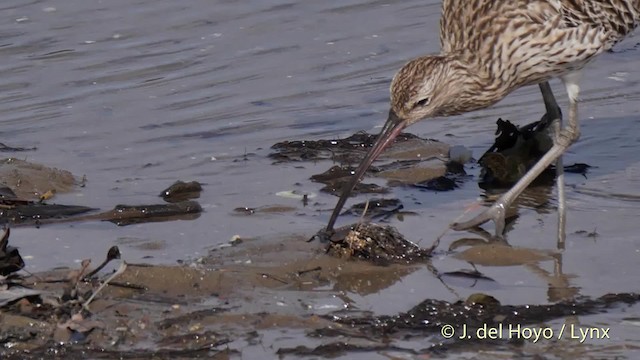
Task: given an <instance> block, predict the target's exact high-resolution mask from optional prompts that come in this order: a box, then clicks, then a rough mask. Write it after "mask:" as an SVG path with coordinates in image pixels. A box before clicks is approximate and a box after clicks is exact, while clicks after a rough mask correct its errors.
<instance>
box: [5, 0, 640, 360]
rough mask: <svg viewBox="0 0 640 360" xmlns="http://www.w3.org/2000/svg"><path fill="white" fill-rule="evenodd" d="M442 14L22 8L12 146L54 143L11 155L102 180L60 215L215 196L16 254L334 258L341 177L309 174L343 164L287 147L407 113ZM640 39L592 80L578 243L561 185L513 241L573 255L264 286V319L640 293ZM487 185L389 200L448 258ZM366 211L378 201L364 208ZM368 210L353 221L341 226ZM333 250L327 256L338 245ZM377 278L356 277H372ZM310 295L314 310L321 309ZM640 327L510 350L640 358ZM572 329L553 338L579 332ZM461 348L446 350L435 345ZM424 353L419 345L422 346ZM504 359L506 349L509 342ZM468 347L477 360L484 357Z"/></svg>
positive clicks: (378, 6) (439, 130) (477, 142)
mask: <svg viewBox="0 0 640 360" xmlns="http://www.w3.org/2000/svg"><path fill="white" fill-rule="evenodd" d="M439 6H440V5H439V2H435V1H427V2H419V1H413V0H411V1H405V2H402V3H385V2H376V1H347V2H344V1H324V2H318V3H295V2H286V1H267V2H264V1H250V2H244V3H242V4H239V3H236V2H224V1H219V2H213V3H212V2H210V1H203V0H196V1H191V2H188V3H181V2H171V1H148V0H147V1H141V2H137V3H135V4H132V3H130V2H125V1H121V0H114V1H109V2H102V3H96V2H86V1H78V0H76V1H74V0H65V1H62V2H57V3H49V2H43V1H32V2H27V1H23V0H12V1H9V2H7V3H5V4H3V5H2V6H1V7H2V10H3V11H2V13H3V14H4V17H3V18H2V19H0V33H1V34H3V36H2V38H3V41H2V44H1V46H0V54H1V55H2V56H1V58H0V74H2V76H0V89H2V91H1V92H0V107H1V109H2V117H1V118H0V126H1V130H2V134H3V135H4V136H3V138H2V142H3V143H5V144H7V145H9V146H19V147H37V150H36V151H31V152H26V153H20V154H8V156H16V157H19V158H22V157H24V158H26V159H27V160H29V161H32V162H35V163H41V164H45V165H47V166H51V167H55V168H59V169H66V170H69V171H70V172H71V173H73V174H74V175H76V176H78V177H82V176H83V175H86V177H87V182H86V186H85V187H83V188H77V189H76V191H72V192H71V193H68V194H58V195H57V196H56V198H55V202H58V203H66V204H75V205H83V206H90V207H97V208H103V209H109V208H113V207H114V206H115V205H116V204H142V203H148V202H149V199H152V198H153V199H157V195H158V194H159V193H160V191H161V190H163V189H164V188H166V186H168V185H169V184H171V183H173V182H174V181H175V180H178V179H180V180H184V181H191V180H195V181H199V182H200V183H202V184H203V188H204V192H203V193H202V196H201V198H200V199H199V202H200V204H201V205H202V207H203V208H204V210H205V212H204V213H203V214H202V215H201V216H200V217H199V218H198V219H196V220H192V221H175V222H166V223H151V224H138V225H132V226H126V227H117V226H115V225H113V224H111V223H104V222H90V223H78V224H61V225H51V226H45V227H42V228H38V229H36V228H20V229H16V230H15V231H14V232H13V233H12V237H11V243H12V245H14V246H18V247H19V248H20V251H21V253H22V255H23V256H24V257H25V258H26V259H25V260H26V261H27V270H29V271H32V272H41V271H46V270H50V269H52V268H54V267H57V266H74V265H75V266H77V264H76V262H78V261H79V260H80V259H84V258H94V259H96V258H102V257H103V253H104V252H105V251H106V249H107V248H109V247H110V246H112V245H118V246H120V249H121V251H122V253H123V258H124V259H125V260H126V261H128V262H131V263H140V262H146V263H153V264H164V265H168V264H170V265H173V264H175V263H176V261H178V260H180V261H182V262H185V263H188V264H191V263H193V262H194V261H197V260H199V259H209V256H213V258H214V259H215V258H216V257H218V256H219V257H221V258H224V259H225V262H224V264H227V262H226V261H232V262H235V263H237V266H240V267H242V266H244V265H246V266H250V265H251V266H256V264H266V265H265V266H283V265H284V264H285V263H289V262H295V261H306V260H304V259H307V257H308V256H309V252H312V251H318V250H321V247H322V246H321V245H319V244H313V243H312V244H306V243H305V244H303V245H298V242H297V241H298V240H299V241H302V240H304V239H307V238H309V237H310V236H311V235H312V234H314V233H315V232H316V231H317V230H319V229H320V228H322V227H323V226H324V224H325V223H326V221H327V220H328V217H329V215H330V210H331V209H332V208H333V205H334V204H335V201H336V200H337V199H336V198H335V197H334V196H332V195H329V194H325V193H322V192H320V188H322V186H323V185H322V184H319V183H314V182H312V181H310V180H309V177H310V176H311V175H313V174H318V173H321V172H324V171H326V170H327V169H328V168H330V167H331V166H332V165H333V164H332V163H331V162H330V161H319V162H307V163H301V164H273V160H272V159H270V158H268V154H269V153H271V152H272V150H270V149H269V147H270V146H271V145H273V144H274V143H276V142H280V141H285V140H301V139H311V140H313V139H330V138H345V137H347V136H349V135H351V134H353V133H354V132H356V131H360V130H364V131H368V132H377V131H378V130H379V126H380V125H381V124H382V122H383V120H384V118H385V114H386V112H387V111H388V103H387V102H388V86H389V82H390V79H391V77H392V75H393V73H394V71H395V70H396V69H397V68H398V67H399V66H401V65H402V64H403V63H404V62H405V61H406V60H407V59H409V58H411V57H413V56H417V55H420V54H423V53H427V52H437V51H438V49H439V44H438V33H437V31H438V20H439V16H440V15H439V11H440V9H439ZM168 14H170V16H168ZM639 42H640V39H639V38H638V36H637V35H635V36H631V37H630V38H629V39H627V40H625V41H624V42H622V43H621V44H619V45H618V46H617V47H616V52H615V53H607V54H604V55H603V56H602V57H600V58H599V59H597V60H596V61H594V62H593V64H591V65H590V67H589V68H588V71H586V73H585V76H584V80H583V82H582V84H583V85H582V89H583V92H582V100H583V102H582V104H581V108H580V114H581V118H582V121H581V125H582V138H581V139H580V142H579V143H578V144H576V145H574V146H573V147H572V148H571V149H570V152H569V153H568V154H567V156H566V157H565V159H566V160H565V163H573V162H585V163H588V164H590V165H592V166H593V168H592V169H590V171H589V173H588V174H587V176H586V178H585V177H583V176H581V175H568V176H567V180H566V181H567V183H568V185H569V188H568V191H567V196H568V201H569V203H568V205H569V213H568V228H567V233H568V239H567V244H566V250H564V251H559V250H558V249H557V246H556V240H555V237H554V234H555V226H556V225H555V223H556V214H555V193H554V191H553V189H549V191H548V195H547V197H546V198H544V199H542V201H540V200H538V201H537V203H538V205H536V206H533V204H536V202H528V205H525V206H523V207H521V208H520V210H519V214H520V218H518V220H517V221H516V223H515V225H514V226H513V229H511V230H510V231H509V233H508V241H509V244H510V245H511V246H513V247H515V248H517V249H531V250H534V251H536V252H538V251H539V252H543V253H545V254H548V253H552V254H553V256H551V257H550V258H548V259H547V258H545V259H544V260H541V261H539V262H536V263H534V264H532V263H527V264H508V265H509V266H507V265H505V264H504V262H503V261H502V260H501V259H493V260H490V261H484V260H483V261H480V260H477V259H476V260H475V261H476V262H477V265H476V267H477V269H478V270H479V271H481V272H482V273H483V274H484V275H485V276H487V277H489V278H491V279H493V280H495V282H493V283H491V284H480V285H478V284H469V283H458V282H455V283H454V282H452V283H451V284H448V286H444V285H443V284H442V283H441V282H440V281H439V280H438V279H436V278H434V276H433V274H432V273H431V272H430V271H429V270H428V269H426V268H424V267H418V268H410V269H408V268H403V269H401V270H397V271H392V272H391V273H393V274H394V275H393V276H390V275H385V276H389V278H388V284H387V286H385V287H380V288H376V287H373V288H372V289H373V290H370V291H360V290H358V289H357V288H354V287H349V286H342V285H339V284H340V282H339V281H338V280H335V279H333V280H331V281H330V282H329V283H327V284H323V285H320V286H317V287H313V288H312V289H306V291H301V290H300V289H296V288H293V289H291V288H287V287H270V286H264V285H261V286H256V287H250V290H247V292H246V294H244V295H243V296H245V297H246V298H248V299H250V300H247V303H253V302H254V300H255V304H254V305H253V307H247V308H243V312H245V313H260V312H264V311H267V312H271V311H272V312H275V313H278V314H282V313H286V311H292V312H293V313H295V314H296V315H301V314H302V315H304V316H311V315H312V314H318V313H322V312H324V311H327V312H328V311H332V310H337V309H340V308H344V307H347V308H349V309H356V310H358V311H372V312H373V313H375V314H395V313H399V312H402V311H406V310H407V309H409V308H411V307H412V306H414V305H416V304H417V303H419V302H420V301H422V300H423V299H425V298H434V299H440V300H447V301H456V300H459V299H464V298H466V297H467V296H468V295H470V294H472V293H475V292H486V293H489V294H490V295H492V296H494V297H496V298H497V299H499V300H500V301H501V302H502V303H503V304H544V303H553V302H556V301H559V300H561V299H565V298H567V297H577V296H580V295H584V296H589V297H599V296H602V295H603V294H606V293H611V292H634V291H638V289H639V288H640V280H638V276H637V266H638V257H639V256H640V239H639V238H638V235H637V229H638V226H637V218H638V215H640V202H639V201H638V199H639V198H640V197H639V196H640V192H639V191H638V189H639V188H640V186H639V185H640V184H639V182H640V180H638V179H640V177H638V176H637V175H638V174H639V173H640V158H639V157H638V154H639V153H640V151H639V147H640V141H639V140H640V138H639V135H638V134H639V132H638V131H637V129H638V127H639V126H640V101H639V100H640V75H638V72H637V71H636V70H637V64H638V56H640V55H639V51H638V45H637V44H638V43H639ZM552 87H553V89H554V91H555V92H556V94H557V96H558V98H559V101H560V105H561V106H564V107H565V108H566V96H565V94H564V90H563V89H562V86H561V84H560V83H559V82H557V81H554V82H553V83H552ZM543 111H544V107H543V105H542V102H541V99H540V95H539V93H538V89H537V88H536V87H529V88H524V89H521V90H518V91H516V92H514V93H513V94H511V95H510V96H509V97H508V98H507V99H505V100H504V101H502V102H500V103H499V104H497V105H496V106H494V107H492V108H489V109H486V110H482V111H478V112H474V113H469V114H466V115H463V116H457V117H452V118H446V119H435V120H431V121H426V122H422V123H420V124H417V125H415V126H413V127H412V128H411V129H410V130H411V132H413V133H414V134H417V135H419V136H421V137H426V138H435V139H439V140H441V141H443V142H446V143H448V144H451V145H463V146H466V147H468V148H470V149H471V150H473V153H474V156H475V157H478V156H480V155H481V154H482V152H483V151H484V150H485V149H486V148H488V147H489V145H490V144H491V143H492V141H493V133H494V130H495V120H496V119H497V118H498V117H502V118H504V119H509V120H511V121H514V122H515V123H517V124H519V125H524V124H526V123H529V122H530V121H533V120H537V119H539V117H540V116H541V115H542V113H543ZM467 171H468V172H469V173H470V174H472V175H474V176H476V178H474V179H477V176H478V169H477V168H476V167H473V166H469V167H468V169H467ZM474 179H472V180H470V181H467V182H465V183H464V184H463V185H462V186H461V188H460V189H457V190H455V191H451V192H440V193H434V192H429V191H417V190H416V189H409V188H394V189H393V192H392V194H389V197H396V198H399V199H401V200H402V201H403V203H404V204H405V210H408V211H413V212H416V213H417V214H418V216H408V217H405V218H404V221H402V222H401V221H398V220H392V221H391V225H393V226H395V227H397V228H398V230H399V231H400V232H401V233H403V234H404V235H405V236H406V237H407V238H409V239H411V240H413V241H416V242H418V243H419V244H420V245H422V246H425V247H427V246H429V245H430V244H431V243H432V242H433V240H434V238H435V237H436V236H438V235H439V234H440V233H441V232H442V230H444V229H445V228H446V224H448V223H449V222H450V221H452V220H453V219H454V218H456V217H457V216H459V215H460V214H461V213H462V212H463V211H464V209H465V207H466V206H468V205H470V204H472V203H473V202H475V201H476V199H477V198H478V197H479V196H480V195H481V194H482V190H481V189H479V188H478V186H477V182H476V181H475V180H474ZM373 181H374V182H378V183H380V184H384V183H385V182H384V181H382V180H380V179H376V180H373ZM289 190H297V191H299V192H304V193H310V194H311V193H313V194H317V196H316V197H314V198H313V199H312V202H311V204H310V205H309V206H306V207H305V206H303V205H302V202H301V201H300V200H298V199H291V198H285V197H282V196H278V195H277V194H278V193H279V192H282V191H289ZM366 198H367V196H360V197H358V198H357V199H354V200H352V201H351V202H350V203H349V204H352V203H353V202H356V201H357V202H361V201H364V200H365V199H366ZM349 204H348V205H349ZM540 204H542V205H540ZM270 206H282V207H283V208H285V207H286V208H291V207H292V208H294V210H290V211H281V212H277V211H276V212H264V213H258V214H255V215H252V216H249V217H247V216H238V215H237V214H236V213H235V212H234V209H235V208H238V207H251V208H259V207H270ZM355 219H356V218H355V217H350V218H344V219H342V218H341V219H340V223H351V222H353V221H355ZM236 234H237V235H240V236H241V237H242V238H246V239H252V240H251V242H250V244H243V246H247V247H248V248H250V249H261V247H262V246H264V247H270V249H267V250H261V251H255V250H247V252H246V253H245V252H242V250H235V248H234V249H218V248H219V246H220V245H221V244H225V243H227V242H228V241H229V240H230V239H231V238H232V237H233V236H234V235H236ZM595 234H597V235H595ZM465 237H475V236H474V235H470V234H466V233H454V232H451V233H448V234H447V235H446V236H445V237H444V238H443V239H442V245H441V247H440V250H442V252H440V253H438V255H436V256H435V257H434V260H433V266H434V267H436V268H437V269H439V270H440V271H441V272H448V271H457V270H461V269H466V270H468V269H472V266H471V265H469V264H468V263H467V262H466V261H465V259H462V260H461V259H459V258H458V257H456V256H454V255H455V254H460V253H462V252H463V251H464V250H465V249H466V248H465V247H460V248H456V249H454V250H452V252H447V251H445V250H447V249H448V248H449V246H450V245H451V244H456V241H457V240H460V239H461V238H465ZM285 239H288V240H285ZM291 239H296V241H292V240H291ZM294 244H295V245H294ZM249 245H250V246H249ZM254 246H255V248H254ZM298 246H300V248H299V247H298ZM214 249H216V251H214V252H213V253H211V251H212V250H214ZM238 249H241V248H238ZM313 254H314V255H313V256H319V257H323V256H324V255H323V254H322V251H320V254H316V253H315V252H314V253H313ZM300 259H303V260H300ZM325 261H329V260H325ZM222 264H223V263H222V262H216V261H211V263H209V262H207V261H205V264H204V265H203V266H205V265H206V266H210V267H211V268H212V269H220V267H221V266H222ZM348 266H351V265H348ZM375 277H377V275H376V276H370V275H367V276H360V277H359V278H358V277H356V278H357V279H358V280H357V281H358V282H363V281H367V279H371V278H375ZM478 286H486V287H482V288H478ZM221 290H224V288H222V289H221ZM247 294H249V295H247ZM212 299H214V298H207V297H198V300H197V301H198V302H199V303H200V304H202V305H203V306H205V307H206V306H207V305H210V304H211V303H216V300H212ZM281 303H284V304H286V306H284V305H282V304H281ZM309 303H311V304H313V305H312V306H310V307H309V306H306V305H304V304H309ZM283 309H287V310H286V311H285V310H283ZM637 317H638V307H637V306H635V307H631V308H625V309H620V310H619V311H613V312H609V313H604V314H599V315H592V316H584V317H580V318H578V319H572V321H578V322H580V323H583V324H587V325H589V324H591V325H594V324H597V325H598V326H607V327H611V328H612V330H611V334H612V335H613V336H612V339H610V340H609V341H594V342H590V343H588V344H586V345H581V344H577V343H575V342H570V341H569V342H566V343H564V342H563V343H562V345H563V346H562V347H558V346H557V344H555V343H552V342H541V343H537V344H531V343H526V344H525V346H524V350H523V349H522V348H517V349H516V348H511V347H509V346H502V347H499V348H498V350H496V351H499V352H500V354H503V355H505V356H506V357H509V356H511V355H513V354H515V353H516V352H518V353H519V352H520V351H524V352H525V353H526V354H544V355H545V356H548V357H552V358H553V357H558V358H561V357H564V356H568V355H567V354H569V353H575V352H578V353H579V354H580V357H585V358H588V357H593V358H598V357H600V358H601V357H609V356H613V355H620V356H626V357H629V358H634V357H636V356H637V349H638V347H639V346H640V335H638V334H640V332H638V331H637ZM564 322H565V320H558V321H556V322H554V323H552V324H550V325H551V326H552V327H556V328H557V327H558V326H559V325H560V324H561V323H564ZM303 329H305V326H302V327H300V328H296V329H294V327H293V326H291V327H289V326H281V327H276V328H274V329H268V330H263V329H260V330H259V331H258V333H259V334H260V337H259V341H257V342H255V343H250V342H243V341H240V340H238V341H237V342H235V343H233V344H232V346H231V347H232V348H233V349H235V350H238V351H240V353H241V355H242V356H243V358H253V357H263V356H267V357H270V356H273V355H274V354H275V353H276V351H277V349H278V348H281V347H293V346H296V345H299V344H306V345H309V346H311V344H314V343H315V342H314V340H311V339H309V338H308V337H307V336H306V332H305V330H303ZM441 340H442V339H441V338H438V337H434V338H429V339H426V340H424V341H422V343H423V344H422V345H420V347H424V346H425V344H424V343H426V342H429V343H437V342H439V341H441ZM396 341H397V342H398V343H402V341H401V340H398V339H396ZM403 345H404V346H406V347H411V346H414V347H417V344H416V342H415V341H414V342H409V343H408V344H403ZM565 345H566V346H565ZM560 348H562V349H566V350H561V349H560ZM486 351H489V352H488V354H489V355H487V357H488V358H491V354H492V353H491V352H490V351H491V347H487V349H486ZM351 355H353V354H351ZM359 355H362V354H359ZM448 355H449V356H459V357H464V356H465V352H464V351H457V352H455V354H448ZM362 357H363V358H382V357H384V355H383V354H365V355H363V356H362ZM349 358H352V356H349Z"/></svg>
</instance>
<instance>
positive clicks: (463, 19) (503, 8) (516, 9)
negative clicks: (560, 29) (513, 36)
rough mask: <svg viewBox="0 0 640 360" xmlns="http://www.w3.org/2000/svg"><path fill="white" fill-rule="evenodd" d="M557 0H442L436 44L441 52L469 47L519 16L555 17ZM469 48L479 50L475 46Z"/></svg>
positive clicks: (558, 6)
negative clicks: (439, 44) (440, 48)
mask: <svg viewBox="0 0 640 360" xmlns="http://www.w3.org/2000/svg"><path fill="white" fill-rule="evenodd" d="M560 9H561V4H560V1H559V0H555V1H554V0H444V1H443V2H442V17H441V19H440V43H441V45H442V51H443V52H444V53H451V52H455V51H456V50H460V49H469V47H470V46H473V45H479V44H477V42H478V40H479V39H482V38H483V37H485V35H486V34H489V35H491V31H492V29H493V31H494V32H495V33H496V34H497V33H498V32H499V31H500V30H503V29H504V27H505V26H506V24H508V23H510V22H512V21H513V19H514V17H519V18H521V20H525V21H526V22H528V23H531V24H543V23H545V22H548V21H550V20H552V19H553V18H554V17H556V16H557V15H558V14H559V12H560ZM471 50H479V49H477V48H474V49H471Z"/></svg>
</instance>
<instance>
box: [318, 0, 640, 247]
mask: <svg viewBox="0 0 640 360" xmlns="http://www.w3.org/2000/svg"><path fill="white" fill-rule="evenodd" d="M639 22H640V0H444V2H443V5H442V19H441V23H440V40H441V45H442V49H441V52H440V54H436V55H428V56H422V57H419V58H416V59H413V60H411V61H409V62H408V63H407V64H405V65H404V66H403V67H402V68H401V69H400V70H399V71H398V73H397V74H396V75H395V76H394V78H393V81H392V82H391V110H390V111H389V119H388V120H387V122H386V124H385V126H384V127H383V130H382V132H381V134H380V137H379V140H378V141H377V143H376V144H374V146H373V147H372V148H371V150H370V151H369V153H368V154H367V156H366V157H365V159H364V160H363V161H362V163H361V164H360V166H359V167H358V169H357V170H356V172H355V175H354V178H353V181H352V182H351V183H350V184H348V186H346V187H345V189H344V190H343V194H342V196H341V197H340V200H338V204H337V205H336V208H335V209H334V212H333V214H332V216H331V219H330V220H329V224H328V226H327V231H331V230H332V229H333V225H334V223H335V220H336V218H337V216H338V214H339V212H340V209H341V208H342V206H343V205H344V202H345V201H346V198H347V197H348V195H349V192H350V191H351V189H352V188H353V186H355V183H356V182H357V181H359V179H360V177H362V175H364V172H365V171H366V169H367V168H368V167H369V166H370V164H371V163H372V162H373V160H374V159H375V158H376V157H377V156H378V155H379V154H380V153H381V152H382V150H383V149H384V148H385V147H386V146H387V145H388V144H389V143H390V142H391V141H392V140H393V138H395V136H396V135H397V134H398V133H400V131H401V130H402V129H403V128H405V127H406V126H409V125H411V124H413V123H415V122H417V121H419V120H422V119H425V118H430V117H436V116H450V115H456V114H461V113H464V112H468V111H473V110H478V109H482V108H485V107H488V106H491V105H493V104H494V103H496V102H498V101H500V100H501V99H503V98H504V97H505V96H507V95H508V94H509V93H510V92H512V91H513V90H515V89H517V88H519V87H522V86H526V85H535V84H539V85H540V89H541V91H542V95H543V99H544V102H545V107H546V108H547V114H548V116H549V118H550V119H560V117H561V116H560V112H559V109H558V107H557V104H556V101H555V98H554V96H553V93H552V92H551V88H550V87H549V85H548V83H547V81H548V80H549V79H551V78H555V77H559V78H561V79H562V80H563V82H564V84H565V87H566V89H567V93H568V95H569V103H570V108H569V118H568V126H567V127H566V128H565V129H563V131H561V132H560V133H559V134H557V138H556V141H555V144H554V147H552V148H551V150H549V152H548V153H547V154H546V155H545V156H544V157H543V158H542V159H541V160H540V162H539V163H538V164H537V165H536V166H535V167H534V168H532V169H531V170H530V171H529V173H528V174H527V175H525V177H524V178H523V179H522V180H521V181H520V182H518V183H517V184H516V185H515V186H514V187H513V188H512V189H511V190H510V191H508V192H507V193H506V194H505V195H504V196H503V197H502V198H501V199H500V200H499V201H497V202H496V203H495V204H494V205H493V207H492V208H490V209H488V210H487V211H486V212H485V213H483V214H481V215H480V216H478V217H476V218H474V219H473V220H471V221H468V222H466V223H463V224H452V227H453V228H455V229H464V228H469V227H471V226H475V225H478V224H481V223H483V222H485V221H487V220H494V221H495V222H496V232H497V233H498V234H497V235H501V232H502V230H503V223H504V212H505V208H506V207H507V206H508V205H509V204H510V203H512V202H513V200H514V199H515V198H516V197H517V196H518V195H519V194H520V193H521V192H522V190H524V188H526V186H528V184H529V183H531V181H532V180H533V179H535V177H536V176H537V175H538V174H539V173H540V172H542V170H544V169H545V168H546V167H547V166H548V165H550V164H551V163H552V162H554V161H556V160H558V161H561V160H560V159H561V155H562V153H563V152H564V151H565V150H566V148H567V147H568V146H569V145H571V144H572V143H573V142H575V141H576V140H577V139H578V137H579V135H580V132H579V128H578V121H577V101H578V93H579V79H580V75H581V69H582V68H583V67H584V66H585V65H587V63H589V61H590V60H592V59H593V58H594V57H595V56H597V55H598V54H600V53H602V52H604V51H606V50H608V49H610V48H611V47H612V46H613V45H614V44H615V43H616V42H618V41H620V40H621V39H622V38H624V36H626V35H627V34H628V33H629V32H631V31H632V30H633V29H634V28H635V27H636V26H637V25H638V23H639ZM559 167H561V166H559ZM563 179H564V178H563V176H562V174H561V173H559V176H558V190H559V204H560V205H559V213H560V214H561V219H560V222H563V221H564V220H563V217H564V192H563V189H562V188H563V184H564V183H563V181H564V180H563ZM559 236H564V235H563V233H562V234H560V233H559Z"/></svg>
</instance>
